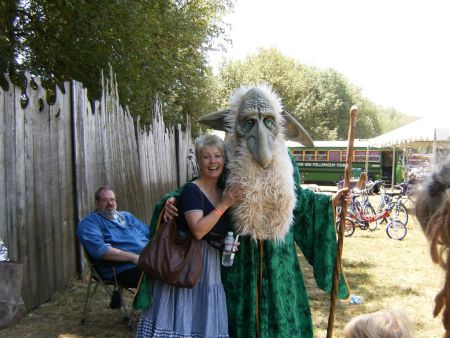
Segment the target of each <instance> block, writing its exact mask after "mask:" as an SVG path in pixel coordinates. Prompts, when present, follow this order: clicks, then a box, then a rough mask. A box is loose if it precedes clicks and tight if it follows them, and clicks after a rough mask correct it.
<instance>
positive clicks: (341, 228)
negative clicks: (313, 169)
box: [327, 106, 358, 338]
mask: <svg viewBox="0 0 450 338" xmlns="http://www.w3.org/2000/svg"><path fill="white" fill-rule="evenodd" d="M357 111H358V107H356V106H352V108H351V109H350V122H349V126H348V145H347V160H346V162H345V171H344V188H350V176H351V173H352V162H353V141H354V140H355V120H356V112H357ZM341 201H342V208H341V209H342V210H341V213H340V215H339V218H340V220H339V228H338V229H339V231H338V242H337V252H336V262H335V265H334V274H333V284H332V288H331V301H330V314H329V316H328V327H327V338H331V337H333V326H334V312H335V308H336V298H337V290H338V286H339V272H340V271H339V270H340V267H341V257H342V248H343V245H344V231H345V219H346V217H347V205H346V203H345V200H344V199H343V198H342V199H341Z"/></svg>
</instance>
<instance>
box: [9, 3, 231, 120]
mask: <svg viewBox="0 0 450 338" xmlns="http://www.w3.org/2000/svg"><path fill="white" fill-rule="evenodd" d="M232 4H233V0H114V1H113V0H96V1H85V0H26V1H25V0H21V1H12V0H7V1H6V2H4V1H2V3H1V5H0V6H1V7H0V12H1V14H0V20H1V21H0V23H1V27H2V30H1V31H0V44H1V48H0V50H1V52H0V67H1V71H2V72H3V71H8V72H9V73H10V74H12V75H14V74H18V73H20V72H21V71H23V70H29V71H31V72H32V74H34V75H38V76H41V77H42V79H43V82H44V84H47V85H54V84H57V83H60V82H62V81H64V80H70V79H76V80H78V81H80V82H82V83H83V84H84V85H85V86H86V87H87V89H88V93H89V94H90V96H91V98H98V97H99V94H100V92H99V91H100V85H99V84H100V75H101V71H102V70H108V69H109V66H110V65H111V67H112V69H113V71H114V72H115V73H116V76H117V82H118V86H119V93H120V95H121V102H122V104H124V105H128V106H129V108H130V111H131V112H132V113H133V114H135V115H137V114H140V115H141V117H142V118H143V121H144V122H148V120H149V114H148V112H149V111H150V108H151V107H152V105H153V102H154V99H155V97H156V96H159V98H160V99H161V100H162V102H164V104H165V114H166V115H167V119H168V120H169V121H180V120H185V118H186V116H188V115H190V116H192V117H195V116H198V115H202V114H203V113H205V111H208V110H209V109H210V107H209V101H207V100H206V98H207V96H208V95H207V89H208V88H209V85H210V81H211V79H210V77H209V76H208V75H209V72H210V70H209V68H208V65H207V61H206V57H205V56H206V54H207V52H208V51H210V50H214V49H217V48H221V47H223V45H222V43H223V42H224V41H226V28H227V26H226V25H225V24H224V23H223V22H222V19H221V18H222V17H223V15H224V14H225V13H226V12H227V11H228V10H230V8H232Z"/></svg>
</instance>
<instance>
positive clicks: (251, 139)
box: [201, 85, 309, 241]
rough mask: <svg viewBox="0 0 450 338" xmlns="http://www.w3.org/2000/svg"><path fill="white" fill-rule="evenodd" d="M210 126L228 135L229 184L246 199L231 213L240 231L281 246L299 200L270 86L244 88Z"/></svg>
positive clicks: (278, 105) (278, 104) (282, 122)
mask: <svg viewBox="0 0 450 338" xmlns="http://www.w3.org/2000/svg"><path fill="white" fill-rule="evenodd" d="M205 120H206V121H209V122H211V121H214V122H213V124H214V125H215V126H218V127H219V128H217V129H220V130H225V131H226V132H227V133H228V134H227V142H228V145H229V150H230V158H229V162H228V165H227V167H228V171H229V177H228V182H229V183H234V182H237V183H239V184H240V186H241V187H242V189H243V199H242V200H241V201H240V202H239V203H237V204H235V205H234V206H233V207H232V209H231V213H232V216H233V221H234V224H235V227H236V229H237V231H238V232H239V233H240V234H242V235H249V236H251V237H252V238H253V239H254V240H275V241H282V240H283V239H284V238H285V235H286V234H287V232H288V231H289V228H290V226H291V224H292V221H293V212H292V211H293V209H294V207H295V203H296V194H295V186H294V179H293V167H292V163H291V160H290V158H289V154H288V150H287V147H286V145H285V136H284V132H285V121H286V115H285V114H283V107H282V104H281V99H280V98H279V97H278V95H277V94H276V93H275V92H274V91H273V90H272V88H271V87H269V86H267V85H257V86H243V87H240V88H238V89H237V90H236V91H234V93H233V94H232V95H231V97H230V107H229V109H227V110H224V111H222V112H220V113H213V114H211V115H210V116H208V117H206V119H205ZM205 120H203V121H201V122H205ZM218 121H219V122H218ZM290 122H292V121H290ZM209 125H210V126H211V123H209ZM294 129H295V128H294ZM294 129H292V130H294ZM303 131H304V130H303ZM306 135H307V134H306ZM308 137H309V135H308Z"/></svg>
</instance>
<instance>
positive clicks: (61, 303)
mask: <svg viewBox="0 0 450 338" xmlns="http://www.w3.org/2000/svg"><path fill="white" fill-rule="evenodd" d="M86 287H87V283H86V282H83V281H73V283H72V285H71V286H70V288H68V289H67V290H66V291H65V292H63V293H57V294H55V296H54V297H53V298H52V299H51V300H50V301H49V302H47V303H45V304H43V305H41V306H39V307H38V308H37V309H35V310H33V311H31V312H29V313H28V314H27V315H26V316H25V317H24V318H22V319H21V321H20V322H19V323H18V324H16V325H14V326H12V327H10V328H8V329H4V330H0V337H2V338H53V337H58V338H80V337H83V338H91V337H123V338H128V337H134V336H135V329H136V325H137V322H138V320H139V314H138V313H136V312H135V313H134V314H133V316H132V328H131V329H129V328H128V326H127V324H126V322H124V320H123V314H122V312H121V310H118V309H116V310H111V309H110V308H109V300H110V299H109V297H108V295H107V294H106V292H105V291H104V290H103V289H102V288H101V287H99V288H98V289H97V291H96V294H95V295H94V298H93V299H92V303H91V306H90V311H89V312H88V317H87V320H86V322H85V323H84V324H81V317H82V311H83V306H84V300H85V296H86ZM125 300H126V304H127V305H128V304H130V303H131V300H132V299H131V294H130V293H128V292H126V293H125ZM128 307H129V306H128Z"/></svg>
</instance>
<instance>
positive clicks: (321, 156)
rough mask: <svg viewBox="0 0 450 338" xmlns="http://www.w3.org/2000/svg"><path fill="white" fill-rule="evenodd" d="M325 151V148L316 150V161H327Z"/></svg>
mask: <svg viewBox="0 0 450 338" xmlns="http://www.w3.org/2000/svg"><path fill="white" fill-rule="evenodd" d="M327 152H328V151H326V150H319V151H317V161H323V162H325V161H327V160H328V159H327Z"/></svg>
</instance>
